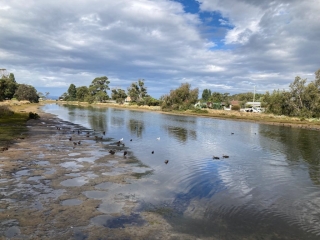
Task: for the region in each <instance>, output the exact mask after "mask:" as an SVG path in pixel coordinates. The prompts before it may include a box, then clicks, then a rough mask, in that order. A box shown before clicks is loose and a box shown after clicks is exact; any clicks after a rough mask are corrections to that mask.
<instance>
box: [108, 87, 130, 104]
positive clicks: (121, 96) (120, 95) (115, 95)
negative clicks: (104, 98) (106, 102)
mask: <svg viewBox="0 0 320 240" xmlns="http://www.w3.org/2000/svg"><path fill="white" fill-rule="evenodd" d="M126 97H127V94H126V92H125V91H124V90H123V89H120V88H118V89H112V90H111V98H112V99H113V100H116V101H117V102H120V103H123V102H124V100H125V98H126Z"/></svg>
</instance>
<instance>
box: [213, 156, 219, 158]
mask: <svg viewBox="0 0 320 240" xmlns="http://www.w3.org/2000/svg"><path fill="white" fill-rule="evenodd" d="M212 158H213V159H220V158H219V157H216V156H213V157H212Z"/></svg>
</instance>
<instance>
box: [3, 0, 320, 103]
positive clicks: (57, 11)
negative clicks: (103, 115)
mask: <svg viewBox="0 0 320 240" xmlns="http://www.w3.org/2000/svg"><path fill="white" fill-rule="evenodd" d="M199 2H200V7H201V11H208V12H211V13H216V12H219V13H220V14H221V16H222V18H220V20H218V22H220V26H215V28H213V30H212V31H213V32H212V33H215V32H214V31H221V33H225V35H223V36H222V39H216V38H214V39H210V38H205V37H204V35H203V34H202V33H201V29H202V27H203V26H202V22H201V19H200V17H199V16H198V15H197V14H190V13H186V12H185V11H184V7H183V5H182V4H181V3H178V2H174V1H170V0H158V1H153V0H137V1H128V0H118V1H111V0H109V1H102V0H96V1H94V2H88V1H84V0H78V1H67V2H66V1H62V0H56V1H28V4H25V3H23V4H22V2H21V1H15V0H9V1H6V3H5V4H1V3H0V12H1V14H0V31H1V34H0V42H1V45H0V62H1V64H2V65H1V68H7V70H8V71H9V72H14V73H15V76H16V79H17V81H18V82H23V83H29V84H33V85H35V86H38V85H41V86H45V85H47V86H68V85H70V84H71V83H74V84H75V85H76V86H82V85H86V86H88V85H89V84H90V83H91V81H92V80H93V79H94V77H96V76H103V75H106V76H108V77H109V79H110V81H111V83H110V87H113V83H114V84H117V85H118V86H124V88H126V87H125V84H127V85H129V84H130V82H132V81H137V79H139V78H143V79H145V83H146V86H147V87H148V89H150V90H152V92H150V94H151V95H153V96H156V97H159V96H160V95H162V94H165V93H168V92H169V90H170V89H168V88H175V87H178V86H179V85H180V83H181V79H187V80H188V81H189V82H192V87H199V88H200V89H203V88H204V87H205V86H208V87H212V88H213V89H212V91H222V92H224V91H226V90H227V91H228V92H239V91H240V92H242V91H247V90H248V86H247V85H246V84H245V82H253V83H254V84H256V85H259V84H260V86H261V88H260V89H261V91H266V90H269V91H270V90H273V89H275V88H282V87H283V86H286V85H288V84H289V83H290V82H292V81H293V79H294V77H295V76H296V75H297V74H300V75H301V76H302V77H305V76H308V78H309V80H312V79H313V76H311V77H310V76H309V75H307V74H310V73H312V72H314V71H316V70H317V69H318V68H319V67H320V66H319V62H320V59H319V58H320V57H319V54H317V53H318V46H319V41H320V40H319V39H320V25H319V24H318V23H319V22H320V17H319V14H318V12H319V11H320V4H317V3H316V1H297V0H293V1H288V0H282V1H277V2H275V1H273V2H270V1H267V0H264V1H252V0H241V1H240V0H223V1H222V0H218V1H217V0H215V1H213V0H199ZM204 21H206V20H204ZM205 24H208V22H206V23H205ZM226 27H227V28H226ZM219 36H220V35H219ZM221 43H222V46H221ZM84 73H85V74H84ZM51 77H55V80H54V79H51ZM113 79H114V80H113ZM54 81H56V82H57V84H56V85H55V84H53V82H54ZM113 81H114V82H113ZM121 82H122V83H123V84H121ZM40 83H41V84H40Z"/></svg>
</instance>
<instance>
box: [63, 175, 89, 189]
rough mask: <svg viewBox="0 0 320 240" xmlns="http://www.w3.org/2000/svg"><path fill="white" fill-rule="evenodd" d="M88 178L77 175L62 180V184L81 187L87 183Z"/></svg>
mask: <svg viewBox="0 0 320 240" xmlns="http://www.w3.org/2000/svg"><path fill="white" fill-rule="evenodd" d="M87 182H88V180H87V179H86V178H85V177H77V178H72V179H67V180H64V181H62V182H61V183H60V184H61V185H62V186H65V187H80V186H82V185H84V184H86V183H87Z"/></svg>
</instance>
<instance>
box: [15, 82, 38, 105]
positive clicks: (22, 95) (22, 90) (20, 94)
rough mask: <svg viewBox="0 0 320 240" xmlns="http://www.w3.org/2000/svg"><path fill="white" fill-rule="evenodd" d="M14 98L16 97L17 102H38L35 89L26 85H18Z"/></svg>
mask: <svg viewBox="0 0 320 240" xmlns="http://www.w3.org/2000/svg"><path fill="white" fill-rule="evenodd" d="M14 97H16V98H17V99H18V100H19V101H21V100H28V101H30V102H33V103H37V102H39V96H38V94H37V91H36V89H35V88H34V87H33V86H31V85H27V84H19V86H18V89H17V90H16V92H15V94H14Z"/></svg>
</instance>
